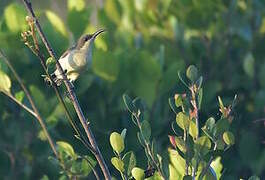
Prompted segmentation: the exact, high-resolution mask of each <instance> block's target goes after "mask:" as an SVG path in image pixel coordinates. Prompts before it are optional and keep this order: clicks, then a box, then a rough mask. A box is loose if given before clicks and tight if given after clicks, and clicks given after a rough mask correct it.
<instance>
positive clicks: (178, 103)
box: [174, 94, 183, 107]
mask: <svg viewBox="0 0 265 180" xmlns="http://www.w3.org/2000/svg"><path fill="white" fill-rule="evenodd" d="M174 99H175V105H176V107H181V106H182V105H183V102H182V97H181V94H175V97H174Z"/></svg>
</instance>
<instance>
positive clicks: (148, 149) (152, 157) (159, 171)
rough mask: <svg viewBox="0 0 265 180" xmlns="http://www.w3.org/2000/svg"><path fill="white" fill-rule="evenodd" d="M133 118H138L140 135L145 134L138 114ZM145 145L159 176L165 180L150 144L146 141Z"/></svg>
mask: <svg viewBox="0 0 265 180" xmlns="http://www.w3.org/2000/svg"><path fill="white" fill-rule="evenodd" d="M133 116H134V117H135V118H136V120H137V126H138V128H139V130H140V133H141V135H142V134H143V133H142V128H141V123H140V119H139V116H138V115H137V114H135V113H134V114H133ZM144 143H145V148H146V149H147V152H148V154H149V156H150V158H151V160H152V162H153V164H154V165H155V166H156V169H157V171H158V173H159V175H160V176H161V177H162V178H163V179H165V177H164V175H163V172H162V169H161V168H160V166H158V165H157V163H156V160H155V158H154V155H153V153H152V151H151V149H150V146H149V143H148V142H147V141H146V140H144Z"/></svg>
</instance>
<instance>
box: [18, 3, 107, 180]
mask: <svg viewBox="0 0 265 180" xmlns="http://www.w3.org/2000/svg"><path fill="white" fill-rule="evenodd" d="M22 1H23V3H24V5H25V7H26V9H27V10H28V12H29V14H30V15H31V17H32V18H33V20H34V22H35V25H36V29H37V31H38V33H39V35H40V37H41V39H42V41H43V43H44V45H45V47H46V49H47V50H48V52H49V54H50V56H51V57H52V58H54V59H55V60H56V67H57V69H58V71H59V72H60V74H62V76H63V81H64V84H65V86H66V88H67V90H68V92H69V94H70V97H71V100H72V103H73V105H74V108H75V111H76V113H77V115H78V118H79V120H80V122H81V124H82V126H83V128H84V129H85V132H86V135H87V137H88V139H89V142H90V144H91V146H92V147H93V148H94V150H95V154H94V155H95V157H96V159H97V161H98V163H99V166H100V168H101V170H102V171H103V174H104V177H105V179H107V180H111V175H110V172H109V169H108V167H107V165H106V163H105V160H104V158H103V156H102V154H101V152H100V150H99V148H98V145H97V142H96V140H95V137H94V135H93V133H92V131H91V129H90V127H89V123H88V122H87V120H86V118H85V116H84V114H83V111H82V109H81V107H80V104H79V102H78V100H77V97H76V94H75V92H74V90H73V87H72V85H71V84H70V82H69V80H68V79H67V77H66V75H65V73H64V72H63V69H62V67H61V65H60V63H59V62H58V59H57V58H56V55H55V52H54V50H53V49H52V48H51V45H50V43H49V42H48V40H47V38H46V37H45V35H44V33H43V31H42V28H41V26H40V24H39V21H38V19H37V18H36V16H35V13H34V11H33V9H32V6H31V3H30V2H29V1H28V0H22Z"/></svg>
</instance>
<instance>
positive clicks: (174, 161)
mask: <svg viewBox="0 0 265 180" xmlns="http://www.w3.org/2000/svg"><path fill="white" fill-rule="evenodd" d="M168 152H169V159H170V165H171V171H172V172H171V174H172V175H171V174H170V177H171V176H173V174H174V175H180V176H182V175H184V174H185V159H184V158H183V157H182V156H181V155H180V154H179V153H178V151H176V150H173V149H169V150H168ZM170 179H171V178H170Z"/></svg>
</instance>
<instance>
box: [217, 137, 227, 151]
mask: <svg viewBox="0 0 265 180" xmlns="http://www.w3.org/2000/svg"><path fill="white" fill-rule="evenodd" d="M216 143H217V149H218V150H224V148H225V143H224V141H223V139H218V140H217V141H216Z"/></svg>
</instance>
